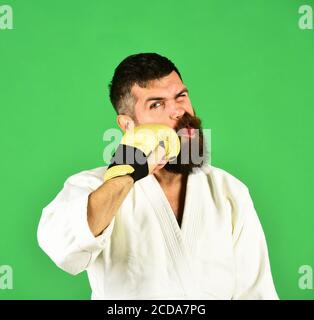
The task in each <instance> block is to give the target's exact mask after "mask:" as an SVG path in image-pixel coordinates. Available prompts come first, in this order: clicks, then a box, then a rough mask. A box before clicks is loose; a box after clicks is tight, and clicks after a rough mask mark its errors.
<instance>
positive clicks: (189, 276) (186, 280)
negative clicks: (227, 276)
mask: <svg viewBox="0 0 314 320" xmlns="http://www.w3.org/2000/svg"><path fill="white" fill-rule="evenodd" d="M199 175H200V172H199V171H198V170H197V169H196V170H193V173H192V174H190V175H189V177H188V180H187V188H186V199H185V204H184V211H183V218H182V224H181V229H180V227H179V224H178V222H177V219H176V217H175V215H174V213H173V211H172V208H171V206H170V204H169V202H168V200H167V197H166V195H165V194H164V192H163V190H162V188H161V186H160V185H159V183H158V181H157V179H156V178H155V177H154V176H153V175H149V176H147V177H146V178H144V179H141V180H139V181H138V182H137V183H138V184H139V185H140V187H141V189H142V191H143V193H144V194H145V196H146V197H147V199H148V200H149V202H150V204H151V206H152V208H153V210H154V212H155V214H156V216H157V218H158V221H159V223H160V227H161V229H162V233H163V236H164V239H165V242H166V245H167V247H168V250H169V253H170V256H171V258H172V261H173V263H174V266H175V270H176V271H177V273H178V275H179V278H180V280H181V284H182V287H183V289H184V291H185V292H186V294H188V293H191V291H194V289H193V288H194V283H195V282H194V281H193V272H192V268H191V265H190V262H191V261H192V260H193V248H194V246H195V244H196V242H197V230H198V228H200V223H201V219H200V215H201V212H200V210H199V207H200V204H201V193H200V192H199V189H200V188H202V187H201V186H200V180H199V179H200V177H199ZM203 201H204V199H203Z"/></svg>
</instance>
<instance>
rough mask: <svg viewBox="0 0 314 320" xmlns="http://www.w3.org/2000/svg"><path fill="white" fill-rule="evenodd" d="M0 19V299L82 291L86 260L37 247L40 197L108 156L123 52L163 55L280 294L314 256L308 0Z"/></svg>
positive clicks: (312, 60) (40, 12)
mask: <svg viewBox="0 0 314 320" xmlns="http://www.w3.org/2000/svg"><path fill="white" fill-rule="evenodd" d="M1 4H9V5H11V6H12V8H13V12H14V30H0V106H1V107H0V110H1V117H0V124H1V126H0V140H1V158H0V181H1V186H0V188H1V190H0V191H1V192H0V194H1V218H0V219H1V224H0V226H1V235H0V237H1V238H0V265H10V266H12V268H13V272H14V284H13V285H14V289H13V290H0V299H12V298H16V299H89V298H90V288H89V284H88V280H87V276H86V274H85V273H83V274H80V275H78V276H76V277H73V276H71V275H68V274H66V273H65V272H63V271H61V270H59V269H58V268H57V267H56V266H55V265H54V264H53V263H52V261H50V259H49V258H48V257H47V256H46V255H45V254H44V252H42V251H41V249H40V248H39V247H38V244H37V239H36V231H37V226H38V222H39V218H40V216H41V210H42V208H43V207H44V206H46V205H47V204H48V203H49V202H50V201H51V200H52V199H53V198H54V197H55V195H56V194H57V192H58V191H59V190H60V189H61V188H62V186H63V183H64V181H65V179H66V178H67V177H68V176H70V175H72V174H74V173H76V172H79V171H82V170H85V169H89V168H94V167H98V166H102V165H103V160H102V152H103V149H104V147H105V142H104V141H103V140H102V135H103V132H104V131H105V130H106V129H107V128H109V127H117V126H116V122H115V113H114V110H113V108H112V107H111V105H110V102H109V98H108V89H107V85H108V83H109V81H110V80H111V77H112V74H113V71H114V68H115V67H116V66H117V64H118V63H119V62H120V61H121V60H122V59H123V58H125V57H126V56H127V55H129V54H133V53H138V52H158V53H160V54H162V55H166V56H167V57H169V58H170V59H172V60H173V61H174V62H175V63H176V65H177V66H178V68H179V70H180V71H181V73H182V75H183V79H184V81H185V83H186V84H187V86H188V87H189V90H190V92H191V99H192V103H193V106H194V108H195V109H196V111H197V114H198V115H199V116H200V117H201V118H202V119H203V126H204V127H205V128H211V129H212V164H213V165H214V166H217V167H220V168H223V169H225V170H227V171H228V172H230V173H231V174H233V175H235V176H236V177H237V178H239V179H240V180H242V181H243V182H244V183H245V184H246V185H247V186H248V187H249V189H250V192H251V195H252V198H253V200H254V203H255V207H256V209H257V212H258V214H259V217H260V220H261V222H262V224H263V227H264V231H265V234H266V237H267V241H268V247H269V254H270V260H271V266H272V271H273V277H274V281H275V285H276V288H277V291H278V294H279V296H280V298H281V299H314V289H313V290H301V289H299V287H298V279H299V277H300V275H299V274H298V269H299V267H300V266H301V265H310V266H312V268H314V232H313V229H314V228H313V226H314V203H313V182H314V170H313V163H314V152H313V139H314V126H313V116H314V112H313V107H314V80H313V79H314V55H313V54H314V30H301V29H299V27H298V19H299V17H300V14H299V13H298V8H299V6H300V5H302V4H309V5H312V7H313V9H314V3H313V1H309V0H303V1H293V0H275V1H274V0H272V1H271V0H264V1H261V0H257V1H250V0H246V1H232V0H229V1H220V0H207V1H205V0H204V1H170V0H167V1H160V0H159V1H154V2H148V1H121V0H117V1H100V0H98V1H95V0H94V1H89V2H88V1H77V0H76V1H74V0H71V1H61V0H54V1H34V0H17V1H10V0H6V1H2V0H0V5H1Z"/></svg>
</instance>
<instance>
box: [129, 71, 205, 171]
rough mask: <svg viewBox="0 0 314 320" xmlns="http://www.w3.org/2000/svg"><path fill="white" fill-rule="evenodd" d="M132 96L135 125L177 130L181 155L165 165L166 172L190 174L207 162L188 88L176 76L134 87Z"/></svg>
mask: <svg viewBox="0 0 314 320" xmlns="http://www.w3.org/2000/svg"><path fill="white" fill-rule="evenodd" d="M132 95H133V96H134V97H135V98H136V100H137V102H136V104H135V107H134V115H135V125H141V124H148V123H159V124H164V125H167V126H169V127H171V128H173V129H174V130H176V131H177V133H178V135H179V137H180V140H181V150H180V153H179V155H178V157H177V158H176V159H175V161H174V162H169V163H167V164H166V165H165V167H164V168H165V169H166V170H167V171H169V172H174V173H190V172H191V171H192V169H193V168H194V167H200V166H201V165H202V164H203V163H204V161H206V146H205V145H204V139H203V133H202V128H201V120H200V119H199V118H198V117H196V116H195V114H194V110H193V108H192V105H191V101H190V98H189V96H188V91H187V88H186V86H185V85H184V84H183V83H182V81H181V79H180V77H179V76H178V74H177V73H176V72H174V71H173V72H171V73H170V74H169V75H168V76H166V77H163V78H161V79H160V80H154V81H152V82H151V83H150V85H149V86H148V87H147V88H141V87H140V86H138V85H134V86H133V88H132ZM192 128H194V129H196V130H193V129H192ZM187 129H188V130H187Z"/></svg>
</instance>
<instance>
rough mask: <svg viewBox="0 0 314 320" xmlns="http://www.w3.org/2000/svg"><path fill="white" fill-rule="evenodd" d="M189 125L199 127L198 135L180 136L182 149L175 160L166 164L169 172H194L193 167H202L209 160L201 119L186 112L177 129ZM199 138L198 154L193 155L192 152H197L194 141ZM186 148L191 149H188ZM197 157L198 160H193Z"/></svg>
mask: <svg viewBox="0 0 314 320" xmlns="http://www.w3.org/2000/svg"><path fill="white" fill-rule="evenodd" d="M189 127H190V128H194V129H197V130H196V135H195V137H193V138H186V137H180V136H179V138H180V141H181V150H180V153H179V155H178V157H177V158H176V159H175V160H174V161H172V162H168V163H167V164H166V165H165V166H164V168H165V170H167V171H168V172H173V173H183V174H189V173H191V172H192V170H193V168H196V167H201V166H202V165H203V164H204V163H206V161H207V148H206V145H205V141H204V136H203V130H202V125H201V119H200V118H198V117H196V116H192V115H190V114H189V113H185V114H184V115H183V116H182V118H181V119H180V120H179V121H178V123H177V126H176V128H175V130H176V131H177V132H178V131H179V130H181V129H183V128H189ZM197 140H198V150H197V151H198V155H196V154H194V157H193V156H192V152H195V150H194V149H193V148H192V147H191V146H192V143H196V142H197ZM186 148H189V149H188V150H187V149H186ZM183 157H184V158H183ZM186 157H188V159H186ZM195 158H197V161H194V162H192V160H193V159H194V160H195ZM183 160H184V161H183ZM182 162H185V163H182ZM186 162H187V163H186Z"/></svg>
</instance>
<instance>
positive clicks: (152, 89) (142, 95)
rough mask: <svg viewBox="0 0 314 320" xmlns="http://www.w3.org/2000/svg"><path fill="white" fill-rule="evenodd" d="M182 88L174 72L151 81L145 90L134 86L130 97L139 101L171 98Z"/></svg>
mask: <svg viewBox="0 0 314 320" xmlns="http://www.w3.org/2000/svg"><path fill="white" fill-rule="evenodd" d="M183 87H184V85H183V83H182V81H181V79H180V77H179V76H178V74H177V73H176V72H175V71H172V72H171V73H170V74H169V75H167V76H165V77H163V78H160V79H156V80H152V81H151V82H150V83H149V85H148V86H147V87H146V88H141V87H140V86H139V85H137V84H135V85H134V86H133V87H132V89H131V92H132V95H133V96H134V97H135V98H136V99H137V100H139V101H141V100H145V99H146V98H147V97H149V96H164V97H165V98H166V97H168V96H173V95H175V94H176V93H178V92H179V91H180V90H181V89H182V88H183Z"/></svg>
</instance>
